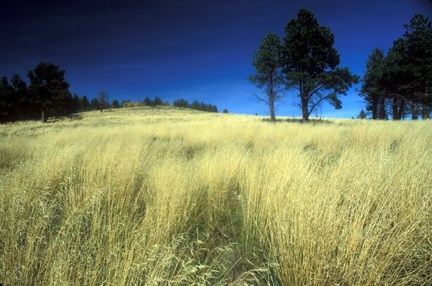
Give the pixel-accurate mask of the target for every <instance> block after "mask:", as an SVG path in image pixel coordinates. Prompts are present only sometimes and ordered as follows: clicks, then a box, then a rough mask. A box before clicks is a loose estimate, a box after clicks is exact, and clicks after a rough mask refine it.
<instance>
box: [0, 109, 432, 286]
mask: <svg viewBox="0 0 432 286" xmlns="http://www.w3.org/2000/svg"><path fill="white" fill-rule="evenodd" d="M431 162H432V128H431V122H430V121H421V122H371V121H364V120H327V121H325V123H322V122H321V123H320V122H317V123H316V124H302V123H297V122H286V121H282V122H278V123H277V124H271V123H269V122H264V121H262V118H261V117H257V116H242V115H233V114H209V113H203V112H196V111H189V110H178V109H172V108H164V109H145V108H135V109H120V110H112V111H107V112H103V113H101V112H88V113H84V114H82V115H81V119H77V118H75V119H64V120H52V121H50V122H48V123H47V124H42V123H39V122H20V123H14V124H7V125H0V283H3V285H104V284H106V285H430V284H431V283H432V239H431V238H432V171H431V170H432V164H431Z"/></svg>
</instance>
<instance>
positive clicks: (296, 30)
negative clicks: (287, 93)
mask: <svg viewBox="0 0 432 286" xmlns="http://www.w3.org/2000/svg"><path fill="white" fill-rule="evenodd" d="M285 34H286V36H285V38H284V48H283V56H284V58H283V65H284V73H285V75H286V84H287V87H288V88H289V89H296V90H297V91H298V97H299V98H300V107H301V110H302V116H303V120H305V121H307V120H309V116H310V114H311V113H312V112H313V111H314V109H315V108H317V107H318V106H319V105H320V104H321V103H322V102H324V101H327V102H329V103H330V104H332V105H333V106H334V107H335V108H336V109H340V108H342V102H341V101H340V99H339V98H338V95H340V94H343V95H346V92H347V90H348V89H349V88H350V87H351V86H352V84H353V83H357V82H358V77H357V76H355V75H353V74H351V72H350V71H349V70H348V69H347V68H338V67H337V66H338V65H339V62H340V59H339V54H338V52H337V51H336V49H335V48H334V47H333V43H334V35H333V34H332V33H331V32H330V29H329V28H327V27H323V26H320V25H319V23H318V21H317V19H316V18H315V16H314V15H313V14H312V12H310V11H309V10H307V9H300V11H299V12H298V14H297V18H296V19H292V20H290V21H289V22H288V25H287V26H286V28H285Z"/></svg>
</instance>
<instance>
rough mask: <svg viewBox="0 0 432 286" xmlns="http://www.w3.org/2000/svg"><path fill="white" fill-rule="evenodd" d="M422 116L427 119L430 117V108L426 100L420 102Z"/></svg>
mask: <svg viewBox="0 0 432 286" xmlns="http://www.w3.org/2000/svg"><path fill="white" fill-rule="evenodd" d="M422 118H423V119H429V118H430V109H429V106H428V104H427V102H426V101H424V102H423V104H422Z"/></svg>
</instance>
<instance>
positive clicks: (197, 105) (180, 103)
mask: <svg viewBox="0 0 432 286" xmlns="http://www.w3.org/2000/svg"><path fill="white" fill-rule="evenodd" d="M173 105H174V106H176V107H183V108H190V109H195V110H201V111H206V112H218V108H217V106H216V105H213V104H211V103H210V104H207V103H204V102H198V101H196V100H195V101H193V102H192V103H191V104H189V102H188V101H187V100H186V99H182V98H180V99H176V100H174V102H173Z"/></svg>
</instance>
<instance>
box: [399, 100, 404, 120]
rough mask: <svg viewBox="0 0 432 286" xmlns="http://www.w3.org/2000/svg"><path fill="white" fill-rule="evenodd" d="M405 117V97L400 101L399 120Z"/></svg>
mask: <svg viewBox="0 0 432 286" xmlns="http://www.w3.org/2000/svg"><path fill="white" fill-rule="evenodd" d="M401 119H405V99H401V100H400V101H399V120H401Z"/></svg>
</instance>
